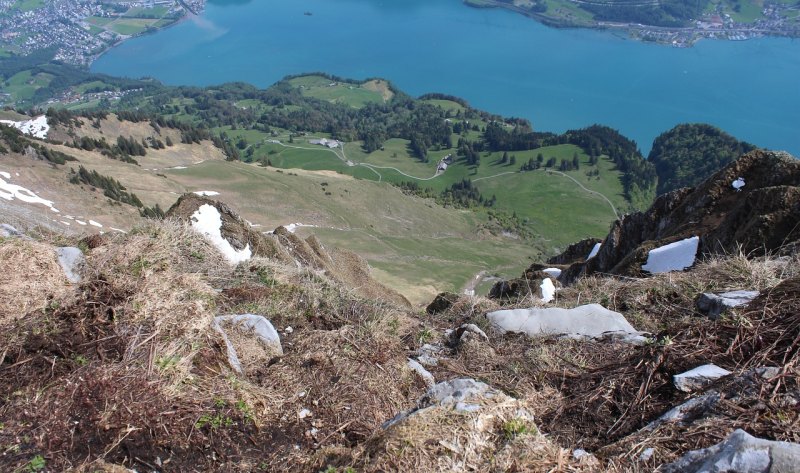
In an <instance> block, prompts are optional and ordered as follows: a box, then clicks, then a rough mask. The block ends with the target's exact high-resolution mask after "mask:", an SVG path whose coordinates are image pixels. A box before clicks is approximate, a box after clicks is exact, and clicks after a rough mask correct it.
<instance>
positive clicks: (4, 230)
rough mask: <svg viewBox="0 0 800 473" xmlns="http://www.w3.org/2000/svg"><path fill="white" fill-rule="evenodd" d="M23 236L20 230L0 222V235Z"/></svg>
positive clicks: (4, 236) (6, 236)
mask: <svg viewBox="0 0 800 473" xmlns="http://www.w3.org/2000/svg"><path fill="white" fill-rule="evenodd" d="M21 236H24V234H23V233H22V232H20V231H19V230H17V229H16V228H14V227H13V226H11V225H9V224H7V223H0V237H2V238H11V237H21Z"/></svg>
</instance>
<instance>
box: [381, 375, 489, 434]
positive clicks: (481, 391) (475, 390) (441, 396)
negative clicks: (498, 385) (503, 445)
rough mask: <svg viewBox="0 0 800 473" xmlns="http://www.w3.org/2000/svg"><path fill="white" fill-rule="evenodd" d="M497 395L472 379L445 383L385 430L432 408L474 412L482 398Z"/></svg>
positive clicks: (429, 391) (386, 424) (389, 424)
mask: <svg viewBox="0 0 800 473" xmlns="http://www.w3.org/2000/svg"><path fill="white" fill-rule="evenodd" d="M497 394H499V393H498V392H497V391H495V390H494V389H492V388H491V387H490V386H489V385H487V384H485V383H481V382H480V381H475V380H474V379H471V378H457V379H451V380H450V381H443V382H441V383H439V384H437V385H435V386H433V387H432V388H431V389H429V390H428V392H427V393H425V395H424V396H422V398H421V399H420V400H419V402H418V403H417V406H416V407H415V408H413V409H410V410H408V411H404V412H401V413H399V414H397V415H396V416H394V418H392V419H391V420H389V421H387V422H385V423H384V424H383V428H384V429H387V428H389V427H391V426H393V425H395V424H397V423H398V422H401V421H403V420H404V419H407V418H408V417H409V416H412V415H414V414H416V413H417V412H420V411H423V410H425V409H427V408H428V407H431V406H453V408H454V409H455V410H457V411H459V412H474V411H476V410H478V409H480V405H479V404H477V402H478V401H480V399H481V398H489V399H490V398H492V397H494V396H495V395H497Z"/></svg>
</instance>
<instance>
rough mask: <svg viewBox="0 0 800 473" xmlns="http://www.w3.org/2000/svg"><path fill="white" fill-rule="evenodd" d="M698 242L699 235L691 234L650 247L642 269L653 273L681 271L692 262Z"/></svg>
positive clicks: (695, 255)
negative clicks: (688, 236)
mask: <svg viewBox="0 0 800 473" xmlns="http://www.w3.org/2000/svg"><path fill="white" fill-rule="evenodd" d="M699 244H700V237H696V236H693V237H691V238H686V239H685V240H680V241H676V242H673V243H670V244H668V245H664V246H661V247H658V248H655V249H652V250H650V252H649V253H648V254H647V263H645V264H644V265H642V269H643V270H645V271H649V272H651V273H654V274H655V273H668V272H670V271H683V270H684V269H686V268H688V267H690V266H692V265H693V264H694V262H695V259H696V257H697V247H698V245H699Z"/></svg>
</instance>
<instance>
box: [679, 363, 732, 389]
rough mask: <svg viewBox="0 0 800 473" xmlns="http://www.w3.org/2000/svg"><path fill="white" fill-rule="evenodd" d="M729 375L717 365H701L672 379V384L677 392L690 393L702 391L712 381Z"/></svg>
mask: <svg viewBox="0 0 800 473" xmlns="http://www.w3.org/2000/svg"><path fill="white" fill-rule="evenodd" d="M729 374H731V372H730V371H728V370H726V369H724V368H720V367H719V366H717V365H712V364H708V365H702V366H698V367H697V368H694V369H691V370H689V371H686V372H684V373H681V374H676V375H675V376H673V377H672V382H673V383H674V384H675V387H676V388H678V389H679V390H681V391H683V392H686V393H690V392H692V391H697V390H698V389H702V388H704V387H706V386H708V385H709V384H711V383H712V382H713V381H714V380H716V379H719V378H721V377H723V376H728V375H729Z"/></svg>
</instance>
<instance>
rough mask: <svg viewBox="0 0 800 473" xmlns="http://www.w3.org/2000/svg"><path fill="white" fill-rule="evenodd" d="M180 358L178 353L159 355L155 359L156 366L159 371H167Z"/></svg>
mask: <svg viewBox="0 0 800 473" xmlns="http://www.w3.org/2000/svg"><path fill="white" fill-rule="evenodd" d="M180 359H181V357H179V356H178V355H172V356H160V357H158V358H157V359H156V366H157V367H158V369H159V370H161V371H167V370H169V369H171V368H174V367H175V365H177V364H178V361H180Z"/></svg>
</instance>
